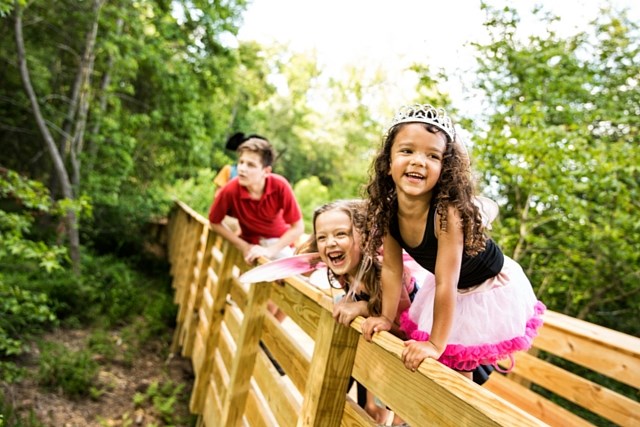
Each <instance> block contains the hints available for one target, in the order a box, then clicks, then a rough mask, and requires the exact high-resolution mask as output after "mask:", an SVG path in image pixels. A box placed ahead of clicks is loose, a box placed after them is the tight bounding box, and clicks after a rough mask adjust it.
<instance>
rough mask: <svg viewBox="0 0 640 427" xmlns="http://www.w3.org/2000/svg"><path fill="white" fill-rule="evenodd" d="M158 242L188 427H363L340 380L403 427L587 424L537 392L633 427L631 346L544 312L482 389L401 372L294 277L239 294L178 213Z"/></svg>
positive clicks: (637, 421)
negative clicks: (183, 374)
mask: <svg viewBox="0 0 640 427" xmlns="http://www.w3.org/2000/svg"><path fill="white" fill-rule="evenodd" d="M167 232H168V234H167V236H168V237H167V252H168V257H169V261H170V263H171V275H172V277H173V286H174V288H175V302H176V304H177V305H178V315H177V324H176V329H175V334H174V337H173V344H172V347H173V351H174V352H178V351H179V352H180V353H181V354H182V356H184V357H187V358H190V359H191V360H192V363H193V368H194V373H195V381H194V387H193V390H192V394H191V401H190V410H191V412H192V413H195V414H198V415H199V417H198V424H199V426H207V427H212V426H221V427H228V426H240V425H248V426H322V427H330V426H338V425H340V426H349V427H351V426H375V425H376V423H375V422H374V421H373V420H372V419H371V418H369V417H368V415H367V414H366V413H365V412H364V410H363V409H361V408H360V407H359V406H358V405H357V403H356V402H355V401H354V399H353V398H352V396H351V393H347V389H348V386H349V382H350V378H354V379H355V380H356V381H358V382H360V383H361V384H363V385H364V386H365V387H366V388H367V389H368V390H370V391H372V392H373V393H374V394H375V395H376V396H377V397H378V398H379V399H380V400H381V401H382V402H384V403H385V404H386V405H387V406H388V407H389V408H390V409H392V410H393V411H394V412H395V413H397V414H398V415H399V416H401V417H402V418H403V419H404V420H405V421H406V422H407V423H408V424H409V425H411V426H413V427H419V426H510V427H511V426H541V425H557V426H568V425H571V426H573V425H591V424H589V423H588V422H587V421H586V420H585V419H584V418H582V417H581V416H578V415H576V414H575V413H573V412H570V411H568V410H566V409H564V408H562V407H561V406H558V405H557V404H556V403H553V402H552V401H551V400H549V399H548V398H547V397H543V396H542V394H545V392H544V391H543V392H542V393H540V391H541V388H544V389H546V390H547V392H546V394H549V393H551V394H555V395H557V396H560V397H561V398H563V399H566V400H568V401H570V402H573V403H575V404H577V405H580V406H582V407H584V408H587V409H588V410H589V411H590V412H592V413H594V414H597V415H598V416H600V417H602V418H600V420H603V421H602V422H605V423H606V422H611V423H614V424H617V425H621V426H640V404H639V403H638V388H639V386H640V339H638V338H635V337H631V336H628V335H624V334H621V333H618V332H615V331H612V330H609V329H606V328H602V327H599V326H596V325H592V324H589V323H586V322H582V321H579V320H577V319H573V318H569V317H567V316H563V315H561V314H558V313H554V312H547V314H545V325H544V326H543V328H542V329H541V332H540V336H539V337H538V338H536V340H535V342H534V346H535V348H534V349H532V351H531V352H529V353H520V354H518V357H517V365H516V368H515V370H514V372H513V373H512V374H509V375H507V376H504V375H502V374H499V373H497V372H494V373H493V374H492V375H491V377H490V380H489V381H488V382H487V383H486V385H485V386H483V387H481V386H479V385H477V384H475V383H473V382H471V381H469V380H467V379H466V378H464V377H462V376H461V375H459V374H457V373H455V372H454V371H452V370H450V369H448V368H446V367H444V366H443V365H441V364H440V363H438V362H436V361H434V360H432V359H427V360H425V362H424V363H423V364H422V365H421V367H420V369H419V370H418V371H416V372H411V371H409V370H407V369H406V368H405V367H404V365H403V364H402V362H401V360H400V354H401V352H402V348H403V344H402V342H401V341H400V340H399V339H398V338H396V337H395V336H393V335H391V334H389V333H386V332H384V333H380V334H377V335H376V336H375V337H374V340H373V343H369V342H366V341H365V340H364V339H363V338H362V337H361V334H360V325H361V322H362V318H358V319H356V320H355V321H354V322H353V323H352V325H351V327H344V326H342V325H340V324H338V323H336V322H335V321H334V320H333V318H332V316H331V309H332V298H331V296H330V295H328V294H327V293H326V291H324V290H321V289H318V288H317V287H314V286H313V285H311V284H310V283H309V282H308V281H307V280H306V279H305V278H303V277H301V276H295V277H291V278H289V279H286V280H284V281H281V282H278V283H276V282H262V283H256V284H252V285H245V284H242V283H240V282H239V281H238V276H239V275H240V274H241V273H242V272H244V271H246V270H247V269H248V268H250V267H249V266H248V265H246V264H245V263H244V261H243V259H242V256H241V254H240V253H239V252H238V251H237V250H236V249H235V248H234V247H233V246H232V245H230V244H229V242H228V241H226V240H225V239H223V238H222V237H220V236H218V235H216V234H215V233H214V232H212V231H211V230H210V228H209V226H208V221H207V220H206V219H205V218H203V217H202V216H201V215H199V214H197V213H196V212H194V211H193V210H192V209H190V208H189V207H188V206H186V205H184V204H182V203H180V202H178V203H177V204H176V207H175V209H174V210H173V211H172V213H171V215H170V218H169V221H168V224H167ZM262 261H265V260H262ZM268 299H271V300H273V301H274V302H275V303H276V304H277V305H278V306H279V307H280V308H281V309H282V310H283V311H284V312H285V313H286V314H287V316H288V317H287V319H286V320H285V321H284V322H282V323H280V322H278V321H277V320H276V319H275V318H274V317H273V316H272V315H271V314H270V313H269V312H268V310H266V309H265V306H266V303H267V300H268ZM265 348H266V349H267V350H268V351H269V352H270V353H271V357H272V359H273V360H275V361H276V363H278V364H279V365H280V366H281V368H282V369H283V371H284V375H280V373H278V371H277V370H276V368H275V367H274V364H273V363H272V361H271V360H270V358H269V357H268V356H267V354H266V353H265V351H264V349H265ZM549 355H554V356H559V357H561V358H563V359H566V360H568V361H570V362H572V363H575V364H578V365H582V366H585V367H587V368H589V369H590V370H593V371H594V372H597V373H600V374H604V375H606V376H608V377H610V378H612V379H613V380H616V381H617V382H619V383H620V384H621V385H622V387H627V388H628V389H630V390H632V392H631V393H632V396H634V397H635V399H632V398H629V397H625V396H624V395H623V394H619V393H617V392H614V391H613V390H612V389H610V388H607V387H605V386H603V385H601V384H598V383H596V382H592V381H590V380H587V379H585V378H582V377H580V376H577V375H575V374H572V373H570V372H568V371H566V370H565V369H563V368H561V367H559V364H558V363H555V364H554V363H552V362H551V361H549ZM536 356H537V357H536Z"/></svg>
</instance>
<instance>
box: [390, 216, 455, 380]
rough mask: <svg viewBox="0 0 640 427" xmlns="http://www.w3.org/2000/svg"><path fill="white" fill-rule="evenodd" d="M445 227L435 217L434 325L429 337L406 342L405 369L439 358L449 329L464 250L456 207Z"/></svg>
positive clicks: (403, 359) (449, 331)
mask: <svg viewBox="0 0 640 427" xmlns="http://www.w3.org/2000/svg"><path fill="white" fill-rule="evenodd" d="M447 219H448V224H447V231H446V232H443V231H442V230H441V229H440V225H439V223H440V221H439V218H438V220H437V221H436V223H437V224H438V225H437V226H436V236H437V237H438V255H437V258H436V271H435V280H436V291H435V299H434V303H433V327H432V328H431V336H430V337H429V341H426V342H425V341H414V340H409V341H406V342H405V349H404V350H403V351H402V361H403V362H404V364H405V366H406V367H407V368H408V369H411V370H413V371H415V370H416V369H418V366H420V363H422V361H423V360H424V359H425V358H427V357H430V358H433V359H439V358H440V356H442V353H444V350H445V347H446V346H447V342H448V340H449V334H450V333H451V326H452V324H453V316H454V312H455V305H456V293H457V289H458V280H459V278H460V267H461V265H462V253H463V251H464V233H463V231H462V226H461V223H460V216H459V215H458V212H457V211H456V210H455V208H449V210H448V216H447Z"/></svg>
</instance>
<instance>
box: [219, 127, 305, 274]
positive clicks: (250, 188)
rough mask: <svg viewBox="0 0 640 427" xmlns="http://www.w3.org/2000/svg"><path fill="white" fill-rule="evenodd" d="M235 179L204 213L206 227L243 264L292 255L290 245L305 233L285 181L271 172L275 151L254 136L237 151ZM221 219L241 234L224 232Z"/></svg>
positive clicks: (296, 205) (291, 191) (221, 190)
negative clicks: (232, 221) (233, 249)
mask: <svg viewBox="0 0 640 427" xmlns="http://www.w3.org/2000/svg"><path fill="white" fill-rule="evenodd" d="M237 152H238V156H239V158H238V176H237V177H236V178H233V179H232V180H231V181H229V183H227V184H226V185H225V186H224V187H222V188H221V189H220V191H219V192H218V194H217V195H216V197H215V199H214V201H213V204H212V205H211V209H210V210H209V222H210V224H211V228H212V229H213V230H214V231H215V232H216V233H218V234H220V235H221V236H222V237H224V238H225V239H227V240H229V241H230V242H231V243H232V244H233V245H234V246H236V247H237V248H238V249H239V250H240V251H241V252H242V255H243V256H244V259H245V261H247V262H248V263H252V262H253V261H255V260H256V259H258V258H259V257H260V256H265V257H267V258H270V259H275V258H281V257H283V256H289V255H292V254H293V249H292V245H293V243H294V242H295V241H296V240H297V239H298V238H299V237H300V235H302V233H303V232H304V222H303V220H302V212H301V210H300V206H299V205H298V202H297V200H296V198H295V195H294V194H293V190H292V189H291V185H290V184H289V182H288V181H287V180H286V178H284V177H282V176H280V175H277V174H274V173H272V172H271V170H272V164H273V159H274V157H275V156H274V150H273V147H272V146H271V143H269V141H268V140H266V139H264V138H261V137H257V136H254V137H253V138H250V139H248V140H247V141H245V142H243V143H242V144H241V145H240V146H239V147H238V149H237ZM226 215H229V216H232V217H235V218H237V219H238V222H239V223H240V229H241V234H240V235H239V236H237V235H235V234H234V233H233V232H232V231H231V230H230V229H229V228H227V227H225V226H224V224H223V223H222V220H223V219H224V217H225V216H226Z"/></svg>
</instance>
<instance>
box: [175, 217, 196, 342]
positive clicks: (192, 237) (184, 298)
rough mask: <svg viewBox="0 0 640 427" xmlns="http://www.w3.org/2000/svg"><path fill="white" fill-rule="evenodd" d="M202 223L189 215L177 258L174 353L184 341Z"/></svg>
mask: <svg viewBox="0 0 640 427" xmlns="http://www.w3.org/2000/svg"><path fill="white" fill-rule="evenodd" d="M202 230H203V224H202V223H200V222H199V221H197V220H196V218H194V217H189V224H188V227H187V230H186V232H185V236H186V238H185V239H183V242H182V247H183V249H182V251H181V252H182V253H183V254H184V256H181V258H180V259H179V260H178V262H179V263H180V269H179V276H176V278H175V279H174V282H177V284H176V300H177V301H176V302H177V303H178V305H179V307H178V315H177V317H176V329H175V331H174V334H173V341H172V343H171V352H172V353H175V352H176V351H177V350H178V348H179V347H180V345H182V343H183V341H184V334H183V332H184V331H183V325H184V318H185V315H186V308H187V307H186V306H187V302H188V301H189V288H190V285H191V282H192V281H193V270H194V267H195V263H196V259H197V254H198V250H199V249H200V243H201V242H200V236H201V235H202Z"/></svg>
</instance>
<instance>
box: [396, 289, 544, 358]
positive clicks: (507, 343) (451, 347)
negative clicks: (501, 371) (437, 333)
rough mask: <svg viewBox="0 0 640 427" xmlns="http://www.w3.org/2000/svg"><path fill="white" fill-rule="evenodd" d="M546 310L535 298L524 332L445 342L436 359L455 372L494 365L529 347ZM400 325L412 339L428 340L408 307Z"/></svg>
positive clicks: (426, 334) (427, 335) (427, 334)
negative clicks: (471, 342)
mask: <svg viewBox="0 0 640 427" xmlns="http://www.w3.org/2000/svg"><path fill="white" fill-rule="evenodd" d="M545 310H546V307H545V305H544V304H543V303H542V302H541V301H537V302H536V304H535V307H534V314H533V316H532V317H531V318H529V320H528V321H527V324H526V328H525V333H524V335H522V336H518V337H513V338H511V339H508V340H504V341H501V342H498V343H493V344H482V345H470V346H464V345H460V344H448V345H447V347H446V348H445V351H444V353H443V354H442V356H441V357H440V359H438V360H439V361H440V362H441V363H443V364H444V365H446V366H448V367H450V368H452V369H455V370H458V371H472V370H474V369H475V368H477V367H478V365H494V366H496V365H497V362H498V361H499V360H504V359H508V358H510V357H511V356H512V355H513V353H515V352H516V351H526V350H528V349H529V348H531V344H532V342H533V339H534V338H535V337H536V336H537V335H538V329H539V328H540V327H541V326H542V323H543V321H542V315H543V314H544V311H545ZM400 327H401V328H402V330H403V331H405V332H406V333H407V335H408V336H409V337H410V338H411V339H414V340H416V341H428V340H429V333H428V332H425V331H421V330H419V329H418V325H417V324H416V323H415V322H413V321H412V320H411V319H410V318H409V310H405V311H404V312H403V313H402V315H401V317H400Z"/></svg>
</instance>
